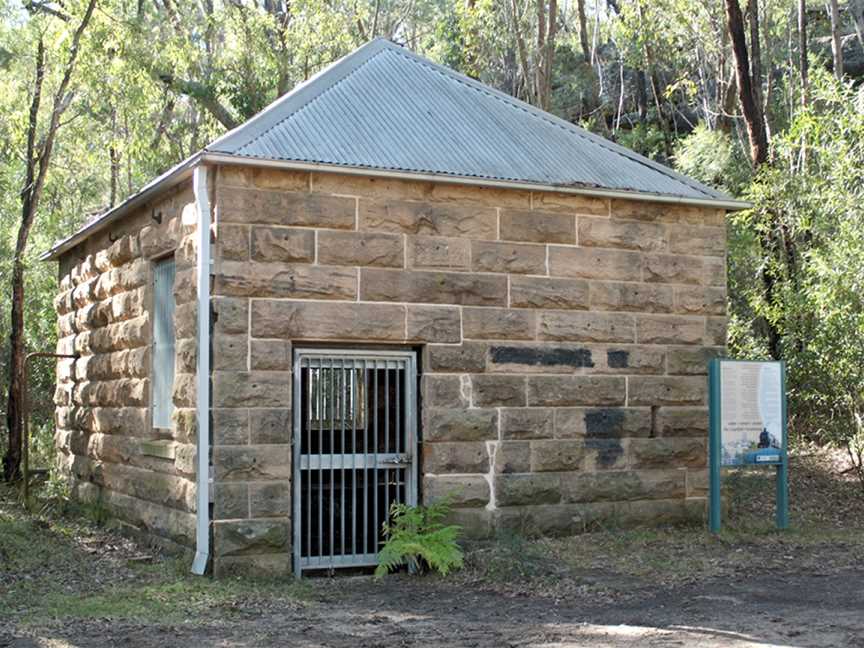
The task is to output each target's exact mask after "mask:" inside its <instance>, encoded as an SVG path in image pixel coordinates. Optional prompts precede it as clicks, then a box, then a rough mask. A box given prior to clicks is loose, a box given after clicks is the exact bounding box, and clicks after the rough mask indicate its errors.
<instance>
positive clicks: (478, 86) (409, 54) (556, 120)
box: [382, 41, 728, 198]
mask: <svg viewBox="0 0 864 648" xmlns="http://www.w3.org/2000/svg"><path fill="white" fill-rule="evenodd" d="M386 42H387V43H388V44H389V45H390V46H391V47H390V48H389V49H391V50H392V51H394V52H396V53H397V54H401V55H402V56H404V57H405V58H407V59H409V60H411V61H413V62H415V63H418V64H421V65H425V66H427V67H429V68H431V69H432V70H434V71H435V72H438V74H441V75H442V76H446V77H448V78H451V79H453V80H454V81H456V82H458V83H461V84H463V85H465V86H467V87H469V88H471V89H472V90H475V91H477V92H482V93H484V94H486V95H487V96H489V97H491V98H493V99H497V100H498V101H502V102H504V103H506V104H508V105H510V106H511V107H512V108H516V109H518V110H521V111H523V112H525V113H526V114H528V115H531V116H532V117H535V118H538V119H540V120H542V121H545V122H547V123H548V124H550V125H552V126H557V127H558V128H561V129H562V130H565V131H568V132H570V133H573V134H574V135H576V136H577V137H580V138H582V139H584V140H587V141H589V142H592V143H593V144H596V145H598V146H600V147H602V148H605V149H606V150H607V151H610V152H611V153H615V154H617V155H620V156H621V157H624V158H626V159H628V160H630V161H632V162H637V163H638V164H641V165H643V166H646V167H648V168H650V169H652V170H654V171H657V172H658V173H662V174H663V175H665V176H666V177H667V178H670V179H672V180H675V181H676V182H679V183H681V184H683V185H685V186H687V187H689V188H691V189H695V190H696V191H698V192H699V193H701V194H704V195H706V196H708V197H709V198H728V196H726V195H725V194H723V193H722V192H719V191H716V190H714V189H712V188H711V187H708V186H707V185H704V184H702V183H701V182H698V181H696V180H693V179H692V178H688V177H687V176H685V175H682V174H680V173H678V172H676V171H675V170H674V169H671V168H669V167H668V166H666V165H665V164H661V163H659V162H655V161H654V160H652V159H650V158H648V157H646V156H644V155H640V154H639V153H636V152H635V151H631V150H630V149H628V148H626V147H624V146H621V145H620V144H617V143H616V142H613V141H611V140H608V139H606V138H605V137H602V136H600V135H597V134H596V133H592V132H591V131H589V130H587V129H585V128H582V127H581V126H577V125H576V124H573V123H572V122H569V121H567V120H566V119H562V118H561V117H558V116H557V115H553V114H552V113H550V112H547V111H545V110H541V109H540V108H537V107H536V106H532V105H531V104H529V103H527V102H525V101H522V100H521V99H517V98H516V97H514V96H512V95H509V94H507V93H506V92H502V91H501V90H498V89H497V88H493V87H492V86H489V85H487V84H485V83H482V82H480V81H477V80H476V79H472V78H471V77H469V76H466V75H464V74H462V73H461V72H457V71H456V70H453V69H451V68H448V67H446V66H444V65H441V64H439V63H435V62H434V61H432V60H430V59H428V58H426V57H424V56H421V55H419V54H417V53H416V52H413V51H411V50H409V49H407V48H405V47H400V46H399V45H396V44H395V43H391V42H390V41H386ZM382 51H383V50H382ZM562 186H564V185H562Z"/></svg>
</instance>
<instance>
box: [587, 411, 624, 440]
mask: <svg viewBox="0 0 864 648" xmlns="http://www.w3.org/2000/svg"><path fill="white" fill-rule="evenodd" d="M623 431H624V411H623V410H620V409H593V410H588V411H587V412H585V436H587V437H588V438H594V439H597V438H601V439H608V438H610V437H620V436H621V434H622V433H623Z"/></svg>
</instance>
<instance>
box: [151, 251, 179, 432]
mask: <svg viewBox="0 0 864 648" xmlns="http://www.w3.org/2000/svg"><path fill="white" fill-rule="evenodd" d="M174 309H175V302H174V259H173V258H168V259H165V260H163V261H158V262H156V263H154V264H153V365H152V367H153V369H152V376H151V378H152V379H151V388H152V394H153V401H152V404H153V427H157V428H170V427H171V414H172V413H173V412H174V401H173V398H172V391H173V389H174Z"/></svg>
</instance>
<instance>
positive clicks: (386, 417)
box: [384, 360, 390, 520]
mask: <svg viewBox="0 0 864 648" xmlns="http://www.w3.org/2000/svg"><path fill="white" fill-rule="evenodd" d="M384 452H386V453H388V454H389V453H390V363H389V362H388V361H387V360H385V361H384ZM384 519H385V520H389V519H390V469H389V468H385V469H384Z"/></svg>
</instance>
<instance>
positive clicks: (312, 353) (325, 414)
mask: <svg viewBox="0 0 864 648" xmlns="http://www.w3.org/2000/svg"><path fill="white" fill-rule="evenodd" d="M416 378H417V365H416V356H415V354H414V353H413V352H410V351H368V352H364V351H340V350H333V349H326V350H321V349H317V350H316V349H297V350H295V352H294V453H293V456H294V482H293V493H294V519H293V528H294V573H295V574H296V575H297V576H298V577H299V576H301V575H302V573H303V572H304V571H310V570H318V569H325V570H330V569H335V568H337V567H363V566H374V565H377V564H378V558H377V554H378V550H379V548H380V546H381V543H382V542H383V538H382V534H381V524H382V523H383V522H384V521H385V520H386V519H387V515H388V511H389V510H390V506H391V504H392V503H393V502H405V503H407V504H412V505H413V504H416V501H417V464H416V461H415V458H416V452H415V450H416V437H417V398H416V384H417V380H416Z"/></svg>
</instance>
